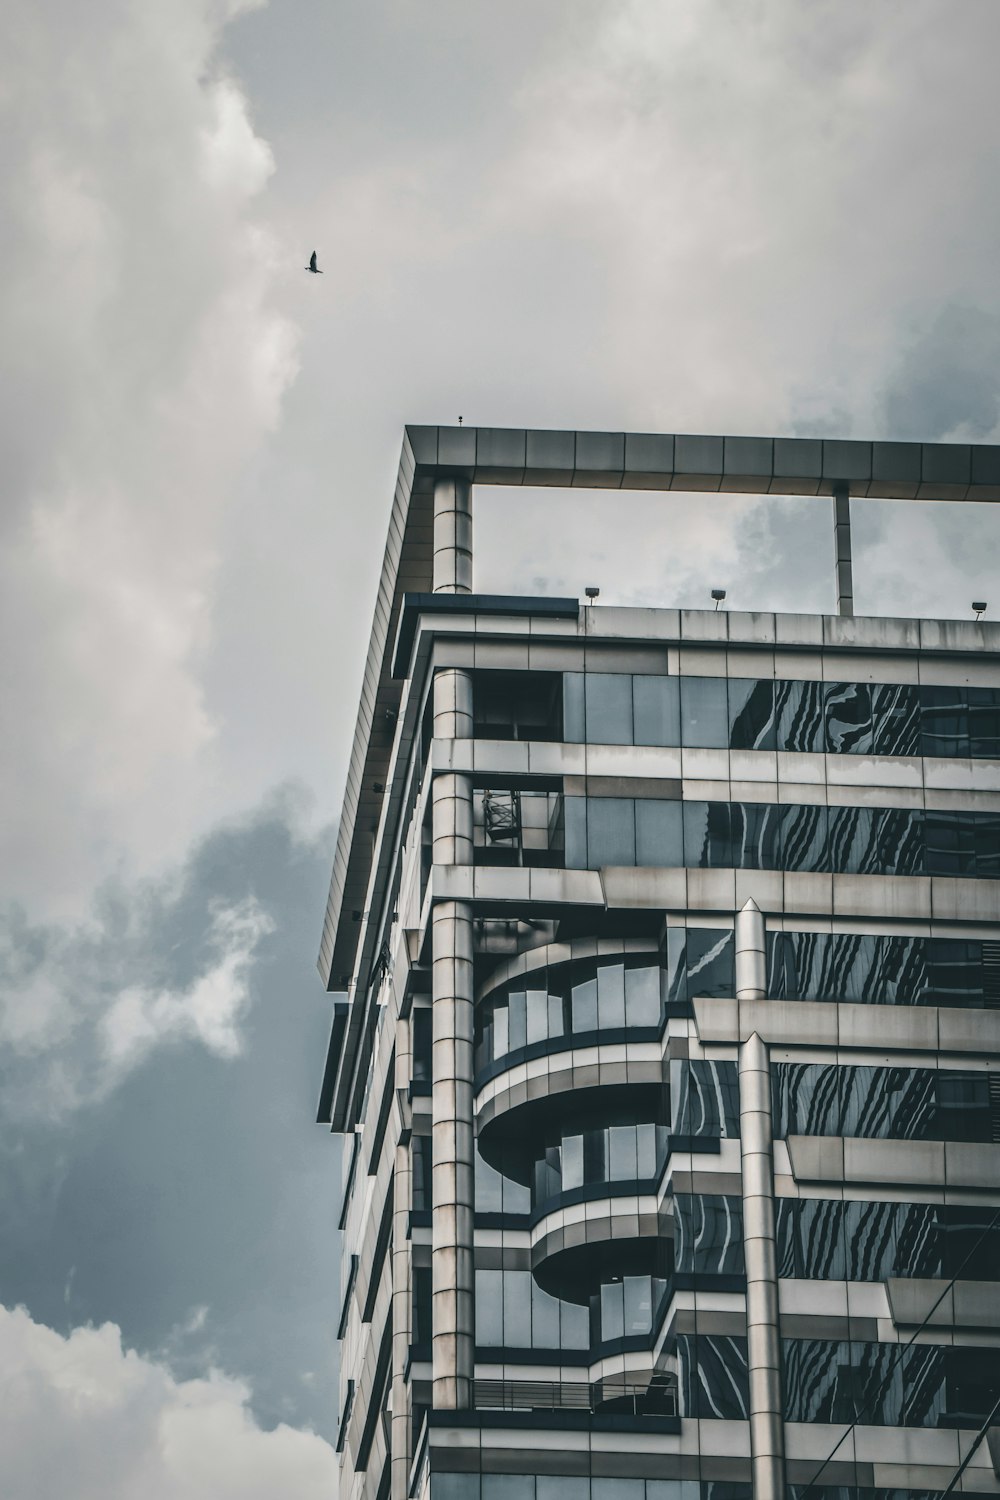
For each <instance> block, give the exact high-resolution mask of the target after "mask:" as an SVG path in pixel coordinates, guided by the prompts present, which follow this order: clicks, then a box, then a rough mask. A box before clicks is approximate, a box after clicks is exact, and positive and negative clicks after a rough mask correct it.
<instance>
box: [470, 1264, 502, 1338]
mask: <svg viewBox="0 0 1000 1500" xmlns="http://www.w3.org/2000/svg"><path fill="white" fill-rule="evenodd" d="M503 1274H504V1273H503V1272H502V1271H477V1272H476V1343H477V1344H481V1345H482V1347H483V1348H484V1349H499V1348H500V1347H501V1345H502V1344H503Z"/></svg>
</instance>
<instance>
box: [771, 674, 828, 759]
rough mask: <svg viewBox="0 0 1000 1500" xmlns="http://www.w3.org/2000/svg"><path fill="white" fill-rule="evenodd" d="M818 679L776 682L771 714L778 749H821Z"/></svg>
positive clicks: (823, 736) (823, 740)
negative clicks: (815, 680)
mask: <svg viewBox="0 0 1000 1500" xmlns="http://www.w3.org/2000/svg"><path fill="white" fill-rule="evenodd" d="M823 688H824V685H823V683H821V682H776V683H775V684H774V717H775V726H776V738H777V746H778V749H779V750H813V751H814V750H824V749H825V748H826V732H825V727H824V714H823Z"/></svg>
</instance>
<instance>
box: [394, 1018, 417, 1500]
mask: <svg viewBox="0 0 1000 1500" xmlns="http://www.w3.org/2000/svg"><path fill="white" fill-rule="evenodd" d="M412 1060H413V1059H412V1042H411V1037H410V1021H409V1017H407V1018H406V1019H403V1017H400V1018H399V1019H398V1020H397V1022H396V1079H395V1083H396V1101H397V1105H398V1108H399V1110H400V1116H401V1124H402V1127H403V1128H402V1129H401V1131H400V1137H399V1141H398V1143H397V1145H396V1160H395V1168H394V1173H393V1179H392V1457H391V1476H392V1484H391V1489H390V1494H391V1497H392V1500H407V1495H408V1493H409V1483H410V1392H409V1387H408V1385H407V1383H406V1375H405V1371H406V1366H407V1363H408V1361H409V1357H410V1344H411V1343H412V1340H413V1334H412V1328H411V1319H412V1310H413V1290H412V1281H411V1262H410V1243H409V1240H408V1238H407V1228H408V1225H409V1217H410V1206H411V1203H412V1201H413V1200H412V1181H413V1163H412V1157H411V1155H410V1131H409V1126H410V1105H409V1097H408V1096H409V1090H410V1079H411V1077H412V1075H413V1067H412Z"/></svg>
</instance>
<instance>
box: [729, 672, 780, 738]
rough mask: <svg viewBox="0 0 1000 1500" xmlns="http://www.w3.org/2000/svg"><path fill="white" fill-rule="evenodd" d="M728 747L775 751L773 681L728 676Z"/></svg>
mask: <svg viewBox="0 0 1000 1500" xmlns="http://www.w3.org/2000/svg"><path fill="white" fill-rule="evenodd" d="M729 744H730V746H731V747H732V749H734V750H773V749H774V748H775V746H776V744H777V738H776V733H775V717H774V683H773V682H768V681H761V682H755V681H753V680H752V679H750V678H746V677H730V679H729Z"/></svg>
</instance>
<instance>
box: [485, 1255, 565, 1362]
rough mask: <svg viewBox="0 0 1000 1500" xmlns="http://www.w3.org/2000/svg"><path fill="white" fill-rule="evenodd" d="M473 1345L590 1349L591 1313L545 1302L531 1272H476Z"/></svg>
mask: <svg viewBox="0 0 1000 1500" xmlns="http://www.w3.org/2000/svg"><path fill="white" fill-rule="evenodd" d="M476 1344H477V1346H478V1347H479V1348H481V1349H552V1350H554V1351H559V1350H561V1349H568V1350H575V1351H577V1352H581V1351H586V1350H588V1349H589V1348H590V1312H589V1309H588V1308H586V1307H581V1306H579V1305H578V1304H577V1303H575V1302H566V1301H563V1300H562V1299H560V1298H559V1297H550V1296H549V1294H548V1292H543V1291H542V1289H541V1287H540V1286H539V1285H538V1283H537V1282H536V1281H535V1278H534V1277H533V1276H532V1274H531V1272H530V1271H479V1270H477V1272H476Z"/></svg>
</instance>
